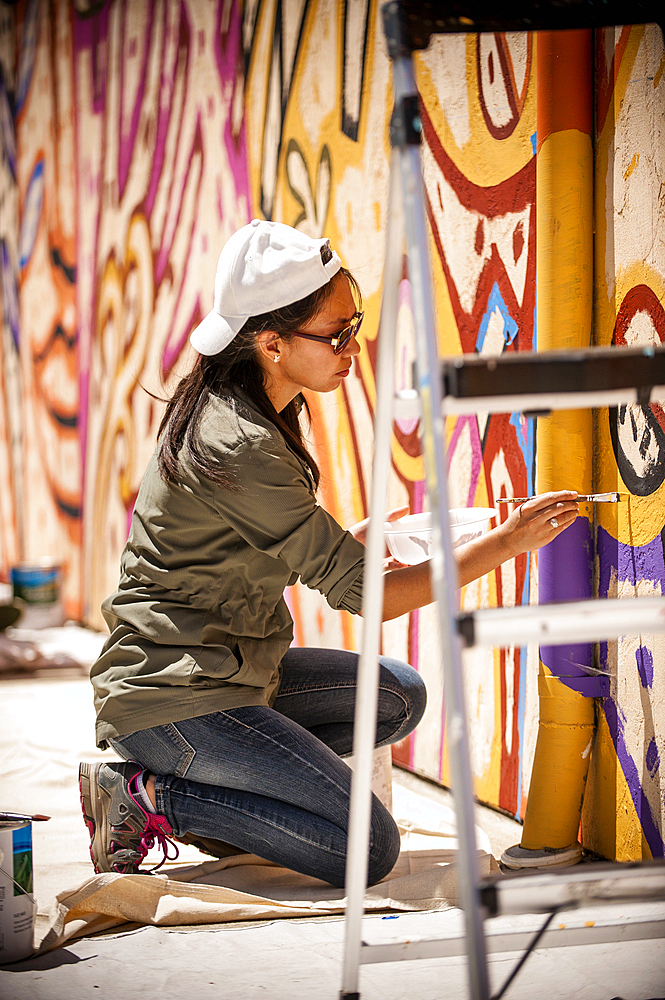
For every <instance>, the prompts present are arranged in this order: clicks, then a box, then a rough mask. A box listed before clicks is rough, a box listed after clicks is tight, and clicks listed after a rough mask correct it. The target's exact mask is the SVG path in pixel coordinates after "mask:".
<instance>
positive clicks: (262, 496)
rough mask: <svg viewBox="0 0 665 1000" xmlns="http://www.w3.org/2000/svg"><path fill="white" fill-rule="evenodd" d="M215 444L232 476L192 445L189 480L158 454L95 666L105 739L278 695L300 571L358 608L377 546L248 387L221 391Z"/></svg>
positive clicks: (210, 447) (209, 421) (184, 467)
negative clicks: (168, 476)
mask: <svg viewBox="0 0 665 1000" xmlns="http://www.w3.org/2000/svg"><path fill="white" fill-rule="evenodd" d="M200 439H201V443H202V445H203V446H204V448H205V450H206V451H207V453H208V454H209V455H210V456H211V457H213V458H214V459H218V460H222V461H223V462H224V463H225V464H226V467H227V468H231V469H233V471H234V474H235V484H236V485H235V488H234V489H228V488H224V487H221V486H219V485H217V484H216V483H214V482H212V480H210V479H208V478H207V477H205V476H203V475H202V474H201V473H199V472H197V471H196V470H195V469H194V467H193V465H192V463H191V461H190V459H189V455H188V452H187V449H186V448H183V449H182V451H181V454H180V469H181V473H180V476H179V479H178V482H177V483H176V484H175V485H174V484H170V483H167V482H165V481H164V479H163V478H162V476H161V475H160V472H159V469H158V465H157V455H156V453H155V454H154V455H153V457H152V459H151V461H150V464H149V466H148V469H147V471H146V473H145V476H144V478H143V481H142V483H141V488H140V490H139V495H138V498H137V500H136V506H135V508H134V515H133V519H132V527H131V531H130V534H129V539H128V541H127V545H126V547H125V550H124V553H123V556H122V562H121V575H120V582H119V585H118V589H117V590H116V592H115V593H114V594H113V595H112V596H111V597H109V598H108V599H107V600H106V601H105V602H104V604H103V605H102V611H103V614H104V618H105V620H106V622H107V624H108V627H109V630H110V636H109V638H108V640H107V642H106V644H105V646H104V648H103V650H102V653H101V655H100V657H99V659H98V660H97V661H96V663H95V664H94V665H93V667H92V670H91V674H90V676H91V680H92V683H93V686H94V689H95V707H96V711H97V740H98V744H99V745H100V746H106V740H108V739H109V738H110V737H114V736H125V735H127V734H128V733H132V732H136V731H137V730H139V729H147V728H150V727H152V726H158V725H164V724H165V723H168V722H177V721H178V720H180V719H186V718H193V717H195V716H199V715H206V714H208V713H209V712H216V711H223V710H225V709H228V708H237V707H239V706H241V705H262V704H270V703H271V702H272V701H273V700H274V697H275V696H276V694H277V689H278V687H279V677H280V662H281V659H282V657H283V655H284V653H285V652H286V650H287V649H288V648H289V646H290V644H291V641H292V639H293V621H292V619H291V615H290V614H289V610H288V608H287V606H286V602H285V600H284V588H285V587H287V586H289V585H291V584H293V583H295V582H296V580H298V579H300V580H301V581H302V583H304V584H306V585H307V586H308V587H311V588H313V589H315V590H318V591H320V592H321V593H322V594H324V595H325V597H326V599H327V601H328V603H329V604H330V605H331V607H333V608H336V609H337V608H343V609H345V610H347V611H351V612H353V613H358V612H359V611H360V609H361V603H362V568H363V556H364V551H365V550H364V547H363V546H362V545H361V544H360V543H359V542H357V541H356V540H355V539H354V538H353V536H352V535H350V534H349V532H348V531H345V530H344V529H343V528H341V527H340V526H339V524H338V523H337V522H336V521H335V519H334V518H333V517H331V516H330V514H328V513H326V511H325V510H323V508H322V507H320V506H319V505H318V504H317V502H316V498H315V496H314V488H313V484H312V480H311V477H310V474H309V470H308V469H306V468H305V466H304V465H303V463H302V462H301V461H300V460H299V459H298V458H297V457H296V456H295V455H294V453H293V452H292V451H291V450H290V449H289V447H288V446H287V444H286V442H285V440H284V438H283V436H282V434H281V433H280V432H279V430H278V429H277V428H276V427H275V425H274V424H272V423H271V422H270V421H269V420H268V419H267V418H266V417H264V416H262V415H261V414H260V413H259V412H258V411H257V410H256V409H255V408H254V407H253V406H252V405H251V404H250V402H249V400H248V399H247V398H246V397H244V396H243V395H242V394H238V396H234V397H230V398H226V399H220V398H218V397H216V396H211V397H210V399H209V402H208V403H207V405H206V408H205V410H204V414H203V419H202V421H201V424H200Z"/></svg>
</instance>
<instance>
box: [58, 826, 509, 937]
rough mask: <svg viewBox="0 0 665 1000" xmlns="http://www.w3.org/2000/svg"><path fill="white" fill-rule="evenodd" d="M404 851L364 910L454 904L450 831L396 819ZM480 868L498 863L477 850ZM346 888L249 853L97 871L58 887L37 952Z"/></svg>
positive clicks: (320, 912) (217, 918) (339, 904)
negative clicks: (158, 868) (128, 928)
mask: <svg viewBox="0 0 665 1000" xmlns="http://www.w3.org/2000/svg"><path fill="white" fill-rule="evenodd" d="M401 826H402V829H403V833H402V851H401V853H400V856H399V859H398V861H397V864H396V866H395V868H394V869H393V870H392V872H391V873H390V875H389V876H388V877H387V878H386V879H384V881H383V882H381V883H379V884H378V885H375V886H373V887H372V888H370V889H369V890H368V893H367V897H366V904H365V905H366V910H367V911H368V912H369V911H390V910H400V911H405V910H436V909H444V908H446V907H449V906H455V905H458V890H457V866H456V864H455V861H454V857H455V850H456V843H455V841H454V838H453V837H451V836H449V835H446V834H442V833H441V832H437V831H426V830H422V829H420V828H419V827H418V826H417V824H415V825H414V824H410V823H408V822H407V824H406V825H404V824H401ZM478 860H479V869H480V873H481V874H482V875H488V874H489V873H490V871H495V870H497V865H496V862H495V860H494V859H493V858H492V856H491V855H490V854H489V853H487V852H486V851H479V852H478ZM344 907H345V898H344V892H343V890H341V889H334V888H332V887H331V886H330V885H328V883H326V882H322V881H320V880H318V879H314V878H310V877H308V876H305V875H299V874H297V873H296V872H292V871H289V870H288V869H286V868H280V867H279V866H277V865H273V864H271V863H270V862H267V861H264V860H263V859H261V858H258V857H255V856H254V855H247V854H243V855H237V856H235V857H230V858H224V859H223V860H219V861H217V860H211V861H207V862H203V863H202V864H197V865H189V866H185V867H178V868H174V869H171V870H170V871H169V872H168V873H167V874H165V875H160V874H159V873H156V874H153V875H151V876H148V875H110V874H109V875H95V876H92V877H91V878H89V879H86V880H85V881H84V882H83V883H82V884H81V885H78V886H77V887H75V888H73V889H70V890H66V891H64V892H60V893H59V894H58V896H57V897H56V900H55V903H54V905H53V907H52V909H51V913H50V919H49V922H48V929H47V931H46V934H45V935H44V937H43V940H42V941H41V945H40V948H39V951H40V952H43V951H48V950H50V949H52V948H57V947H59V946H61V945H63V944H65V943H66V942H67V941H69V940H71V939H72V938H75V937H81V936H83V935H89V934H95V933H97V932H99V931H103V930H108V929H109V928H112V927H117V926H118V925H120V924H123V923H127V922H129V923H132V924H137V923H138V924H153V925H156V926H167V927H173V926H178V925H187V924H216V923H227V922H234V921H242V920H274V919H275V918H280V917H316V916H325V915H332V914H340V913H343V911H344Z"/></svg>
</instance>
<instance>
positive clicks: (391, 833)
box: [367, 796, 400, 885]
mask: <svg viewBox="0 0 665 1000" xmlns="http://www.w3.org/2000/svg"><path fill="white" fill-rule="evenodd" d="M399 849H400V836H399V829H398V827H397V824H396V823H395V820H394V819H393V818H392V816H391V815H390V813H389V812H388V810H387V809H386V807H385V806H384V805H382V803H381V802H380V801H379V800H378V799H377V798H375V797H374V796H372V819H371V831H370V848H369V865H368V869H367V884H368V885H375V884H376V883H377V882H380V881H381V879H383V878H385V877H386V875H389V874H390V872H391V871H392V870H393V868H394V867H395V864H396V862H397V859H398V857H399Z"/></svg>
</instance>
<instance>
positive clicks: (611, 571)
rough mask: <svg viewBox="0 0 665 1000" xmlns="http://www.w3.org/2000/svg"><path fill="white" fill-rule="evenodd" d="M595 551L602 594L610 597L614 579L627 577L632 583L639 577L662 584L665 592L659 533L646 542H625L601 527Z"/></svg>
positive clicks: (661, 546) (664, 571)
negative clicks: (641, 543) (636, 543)
mask: <svg viewBox="0 0 665 1000" xmlns="http://www.w3.org/2000/svg"><path fill="white" fill-rule="evenodd" d="M596 550H597V552H598V567H599V580H598V596H599V597H607V596H608V594H609V590H610V586H611V585H612V580H613V579H614V580H616V581H617V582H620V581H622V580H627V581H628V582H629V583H631V584H633V586H635V584H637V583H638V582H639V581H640V580H649V581H652V582H653V583H659V584H660V592H661V594H663V593H665V558H664V556H663V542H662V539H661V537H660V535H659V534H658V535H656V537H655V538H652V540H651V541H650V542H647V543H646V544H645V545H626V544H625V543H624V542H619V541H617V539H616V538H613V537H612V535H610V533H609V531H605V529H604V528H601V527H599V528H598V533H597V536H596Z"/></svg>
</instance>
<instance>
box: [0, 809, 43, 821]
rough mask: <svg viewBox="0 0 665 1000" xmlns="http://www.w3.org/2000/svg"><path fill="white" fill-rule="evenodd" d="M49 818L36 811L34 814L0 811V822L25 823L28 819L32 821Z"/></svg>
mask: <svg viewBox="0 0 665 1000" xmlns="http://www.w3.org/2000/svg"><path fill="white" fill-rule="evenodd" d="M50 818H51V817H50V816H42V815H41V814H40V813H37V815H36V816H29V815H28V814H27V813H9V812H0V823H26V822H28V821H30V820H31V821H32V822H33V823H34V822H38V821H43V820H46V819H50Z"/></svg>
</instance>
